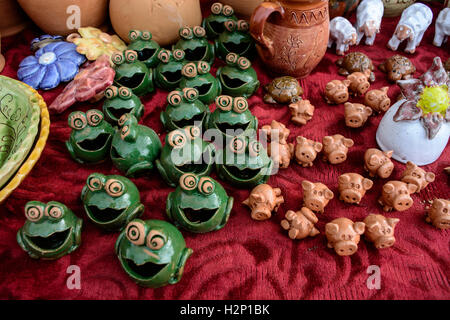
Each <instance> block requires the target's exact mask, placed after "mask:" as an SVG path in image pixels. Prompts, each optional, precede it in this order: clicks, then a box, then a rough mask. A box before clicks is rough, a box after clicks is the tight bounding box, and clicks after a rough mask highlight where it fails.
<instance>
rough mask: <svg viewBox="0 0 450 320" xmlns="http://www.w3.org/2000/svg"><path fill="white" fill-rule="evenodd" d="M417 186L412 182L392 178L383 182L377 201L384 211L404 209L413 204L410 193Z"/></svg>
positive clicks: (414, 190)
mask: <svg viewBox="0 0 450 320" xmlns="http://www.w3.org/2000/svg"><path fill="white" fill-rule="evenodd" d="M416 190H417V186H416V185H415V184H412V183H405V182H402V181H396V180H392V181H389V182H387V183H385V184H384V186H383V191H382V193H381V197H380V198H379V199H378V203H379V204H381V205H382V206H383V210H384V211H385V212H389V211H392V210H393V209H395V210H397V211H405V210H408V209H409V208H411V206H412V205H413V199H412V198H411V196H410V194H412V193H414V192H416Z"/></svg>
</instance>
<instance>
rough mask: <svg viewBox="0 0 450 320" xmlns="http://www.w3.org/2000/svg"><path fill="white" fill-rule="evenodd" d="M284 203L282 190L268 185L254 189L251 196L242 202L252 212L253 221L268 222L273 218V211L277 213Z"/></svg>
mask: <svg viewBox="0 0 450 320" xmlns="http://www.w3.org/2000/svg"><path fill="white" fill-rule="evenodd" d="M283 202H284V198H283V196H282V195H281V189H279V188H272V187H271V186H269V185H268V184H260V185H258V186H256V187H255V188H253V190H252V191H251V192H250V196H249V197H248V198H247V199H246V200H244V202H242V203H243V204H245V205H246V206H248V207H249V208H250V209H251V210H252V213H251V215H252V219H255V220H260V221H262V220H267V219H269V218H270V217H271V216H272V211H274V212H277V211H278V208H279V207H280V205H281V204H282V203H283Z"/></svg>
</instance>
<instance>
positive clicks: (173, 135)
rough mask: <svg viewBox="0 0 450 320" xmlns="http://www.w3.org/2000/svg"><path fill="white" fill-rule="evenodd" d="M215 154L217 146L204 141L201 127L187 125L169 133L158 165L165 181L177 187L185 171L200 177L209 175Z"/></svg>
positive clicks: (157, 162) (157, 161)
mask: <svg viewBox="0 0 450 320" xmlns="http://www.w3.org/2000/svg"><path fill="white" fill-rule="evenodd" d="M215 156H216V148H215V146H214V145H213V144H211V143H208V142H205V141H203V139H202V137H201V130H200V128H199V127H195V126H187V127H184V128H183V129H176V130H174V131H171V132H169V133H168V134H167V136H166V143H165V145H164V147H163V148H162V151H161V157H160V158H159V159H158V160H156V167H157V168H158V171H159V173H160V174H161V177H162V178H163V179H164V181H166V182H167V184H168V185H170V186H171V187H176V185H177V183H178V181H179V179H180V177H181V176H182V175H183V174H185V173H194V174H195V175H197V176H198V177H203V176H209V175H210V173H211V171H212V169H213V166H214V158H215Z"/></svg>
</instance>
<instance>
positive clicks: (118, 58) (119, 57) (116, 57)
mask: <svg viewBox="0 0 450 320" xmlns="http://www.w3.org/2000/svg"><path fill="white" fill-rule="evenodd" d="M111 61H112V62H113V63H114V64H115V65H117V66H120V65H121V64H122V63H124V62H125V57H124V56H123V53H121V52H116V53H114V54H113V55H112V56H111Z"/></svg>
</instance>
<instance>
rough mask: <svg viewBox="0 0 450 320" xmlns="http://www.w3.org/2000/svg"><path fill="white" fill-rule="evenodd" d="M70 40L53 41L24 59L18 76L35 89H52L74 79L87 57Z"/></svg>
mask: <svg viewBox="0 0 450 320" xmlns="http://www.w3.org/2000/svg"><path fill="white" fill-rule="evenodd" d="M76 48H77V46H76V45H75V44H73V43H70V42H65V41H61V42H53V43H50V44H48V45H46V46H45V47H43V48H41V49H39V50H38V51H36V53H35V55H34V56H29V57H26V58H25V59H23V61H22V62H21V63H20V65H19V70H18V71H17V77H18V78H19V80H20V81H23V82H25V83H26V84H28V85H30V86H31V87H33V88H34V89H43V90H50V89H53V88H55V87H57V86H58V85H59V84H60V82H67V81H70V80H72V79H73V78H74V77H75V75H76V74H77V73H78V67H79V66H80V65H81V64H82V63H83V62H84V61H86V57H85V56H84V55H82V54H79V53H78V52H77V51H76Z"/></svg>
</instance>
